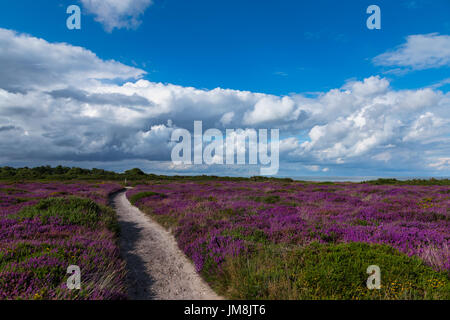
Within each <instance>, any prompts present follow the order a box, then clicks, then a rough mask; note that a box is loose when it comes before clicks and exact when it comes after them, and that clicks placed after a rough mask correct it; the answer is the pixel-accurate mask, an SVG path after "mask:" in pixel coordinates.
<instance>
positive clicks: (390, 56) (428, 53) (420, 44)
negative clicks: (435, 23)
mask: <svg viewBox="0 0 450 320" xmlns="http://www.w3.org/2000/svg"><path fill="white" fill-rule="evenodd" d="M373 63H375V64H376V65H379V66H388V67H399V68H400V70H401V68H408V69H412V70H422V69H429V68H439V67H444V66H447V67H448V66H450V36H449V35H439V34H437V33H430V34H418V35H410V36H408V37H407V38H406V43H404V44H402V45H400V46H399V47H397V48H396V49H395V50H392V51H388V52H385V53H383V54H380V55H379V56H376V57H375V58H374V59H373ZM397 70H398V69H397Z"/></svg>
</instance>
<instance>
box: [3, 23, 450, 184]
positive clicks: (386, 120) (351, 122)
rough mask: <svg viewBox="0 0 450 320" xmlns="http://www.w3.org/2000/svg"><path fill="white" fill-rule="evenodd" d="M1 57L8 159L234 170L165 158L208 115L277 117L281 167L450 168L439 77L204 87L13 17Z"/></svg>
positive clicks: (241, 122)
mask: <svg viewBox="0 0 450 320" xmlns="http://www.w3.org/2000/svg"><path fill="white" fill-rule="evenodd" d="M25 52H26V53H25ZM0 69H1V70H2V72H1V73H0V163H2V164H11V163H12V164H14V163H15V164H23V163H26V162H27V161H28V162H31V161H33V162H34V163H39V164H42V163H53V164H54V163H55V162H61V163H66V162H70V163H72V164H74V163H80V164H82V163H97V164H98V163H108V164H109V167H114V165H111V163H122V164H123V163H130V165H134V166H135V165H136V162H139V161H141V163H145V165H144V166H143V167H146V168H154V169H155V170H158V172H165V173H167V172H180V171H181V172H203V173H208V172H211V173H214V174H217V173H224V174H227V173H228V171H227V170H230V168H228V167H225V166H219V167H214V166H210V167H205V166H202V168H192V167H187V168H174V167H173V166H172V164H171V162H170V161H169V160H170V153H171V149H172V147H173V145H174V142H172V141H170V137H171V133H172V131H173V130H174V129H175V128H177V127H181V128H186V129H189V130H192V126H193V122H194V120H202V121H203V127H204V130H206V129H208V128H211V127H215V128H218V129H220V130H222V131H223V132H224V131H225V129H226V128H230V129H233V128H242V129H246V128H255V129H258V128H267V129H271V128H278V129H280V134H281V138H282V141H281V146H280V154H281V164H280V174H281V175H283V174H285V175H295V174H297V175H301V174H303V175H305V174H315V173H327V174H330V175H333V174H334V175H337V174H338V173H340V174H350V173H355V172H357V173H359V174H366V175H367V174H370V173H380V172H384V173H399V172H408V173H410V174H411V173H412V174H414V173H420V174H435V175H439V174H441V175H442V174H444V173H445V172H447V173H448V170H449V169H450V167H449V161H448V159H449V157H448V155H449V154H450V120H449V119H450V94H449V93H444V92H442V91H439V90H437V89H433V88H424V89H418V90H394V89H392V88H391V86H390V83H389V81H388V80H387V79H385V78H381V77H378V76H372V77H368V78H366V79H364V80H361V81H353V82H348V83H345V84H344V85H343V86H342V87H340V88H335V89H332V90H329V91H327V92H322V93H319V94H317V95H316V96H314V97H310V96H307V95H303V94H291V95H288V96H275V95H269V94H264V93H255V92H249V91H239V90H229V89H221V88H216V89H213V90H201V89H196V88H193V87H182V86H177V85H173V84H162V83H155V82H151V81H148V80H144V79H142V76H143V75H144V74H145V71H143V70H140V69H136V68H133V67H129V66H126V65H123V64H121V63H119V62H117V61H104V60H102V59H101V58H99V57H97V56H96V55H95V54H94V53H93V52H91V51H89V50H87V49H84V48H80V47H75V46H71V45H69V44H61V43H48V42H47V41H45V40H43V39H37V38H34V37H31V36H28V35H23V34H18V33H16V32H13V31H10V30H5V29H0ZM3 70H7V72H3ZM111 79H115V80H117V79H119V80H121V82H115V83H112V82H111V81H105V80H111ZM150 163H154V164H155V165H154V166H153V167H152V166H151V165H150ZM114 168H115V169H117V167H114ZM189 170H190V171H189ZM236 170H237V171H236V172H238V173H239V174H241V175H242V174H251V172H253V171H255V172H257V170H256V169H254V168H238V169H236Z"/></svg>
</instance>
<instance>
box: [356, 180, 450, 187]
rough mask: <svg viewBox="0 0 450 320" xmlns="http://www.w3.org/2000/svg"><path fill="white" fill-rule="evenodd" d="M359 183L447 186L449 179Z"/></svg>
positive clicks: (449, 183)
mask: <svg viewBox="0 0 450 320" xmlns="http://www.w3.org/2000/svg"><path fill="white" fill-rule="evenodd" d="M361 183H369V184H373V185H386V184H393V185H396V184H398V185H415V186H436V185H438V186H449V185H450V179H435V178H431V179H428V180H427V179H411V180H397V179H377V180H371V181H364V182H361Z"/></svg>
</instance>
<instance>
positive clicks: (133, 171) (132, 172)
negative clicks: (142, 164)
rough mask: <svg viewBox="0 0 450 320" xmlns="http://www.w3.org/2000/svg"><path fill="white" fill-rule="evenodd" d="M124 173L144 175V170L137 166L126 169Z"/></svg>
mask: <svg viewBox="0 0 450 320" xmlns="http://www.w3.org/2000/svg"><path fill="white" fill-rule="evenodd" d="M125 174H126V175H130V176H144V175H145V173H144V171H142V170H141V169H139V168H133V169H131V170H127V171H125Z"/></svg>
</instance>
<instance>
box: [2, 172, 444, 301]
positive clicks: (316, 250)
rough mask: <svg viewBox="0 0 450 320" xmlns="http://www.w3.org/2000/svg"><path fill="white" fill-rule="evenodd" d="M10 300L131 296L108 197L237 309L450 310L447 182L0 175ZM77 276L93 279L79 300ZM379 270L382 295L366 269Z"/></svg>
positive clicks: (86, 281)
mask: <svg viewBox="0 0 450 320" xmlns="http://www.w3.org/2000/svg"><path fill="white" fill-rule="evenodd" d="M0 180H1V181H0V299H126V298H127V296H126V288H127V286H128V285H129V284H127V283H126V267H125V262H124V261H122V259H121V256H120V248H119V245H118V243H119V242H118V239H119V237H120V230H119V227H118V224H117V217H116V214H115V212H114V210H113V209H111V208H110V207H109V206H108V197H109V196H110V194H111V193H114V192H116V191H118V190H120V189H122V188H123V187H124V186H125V185H131V186H133V187H134V188H133V189H131V190H129V191H128V192H127V196H128V197H129V199H130V201H131V202H132V203H133V204H134V205H136V206H137V207H139V208H140V209H141V210H142V211H144V212H145V213H147V214H148V215H149V216H150V217H152V218H153V219H154V220H156V221H157V222H158V223H160V224H161V225H162V226H164V227H166V228H167V229H168V230H170V231H171V232H172V233H173V234H174V236H175V237H176V239H177V242H178V246H179V247H180V249H181V250H182V251H183V252H184V253H185V254H186V256H187V257H189V258H190V259H191V260H192V261H193V263H194V264H195V267H196V269H197V271H198V272H199V273H200V274H201V275H202V277H203V278H204V279H205V280H206V281H207V282H208V283H209V284H210V285H211V287H212V288H213V289H214V290H215V291H216V292H217V293H219V294H220V295H222V296H224V297H226V298H236V299H449V298H450V281H449V274H450V249H449V244H450V219H449V216H450V187H449V185H450V181H449V180H436V179H431V180H410V181H398V180H395V179H379V180H376V181H367V182H363V183H332V182H328V183H312V182H307V181H293V180H291V179H273V178H271V179H269V178H263V177H253V178H227V177H211V176H199V177H181V176H175V177H167V176H159V175H148V174H145V173H143V172H142V171H141V170H139V169H133V170H129V171H126V172H125V173H122V174H119V173H114V172H109V171H105V170H100V169H93V170H86V169H80V168H67V167H56V168H51V167H39V168H32V169H30V168H21V169H15V168H10V167H4V168H0ZM68 265H79V266H80V267H81V269H83V270H84V271H83V275H84V276H83V281H82V284H83V285H82V289H81V290H68V289H67V288H66V279H67V277H68V276H69V275H68V274H67V273H66V269H67V266H68ZM369 265H378V266H379V267H380V270H381V284H382V287H381V289H380V290H368V289H367V287H366V280H367V277H368V274H367V273H366V269H367V267H368V266H369Z"/></svg>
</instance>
